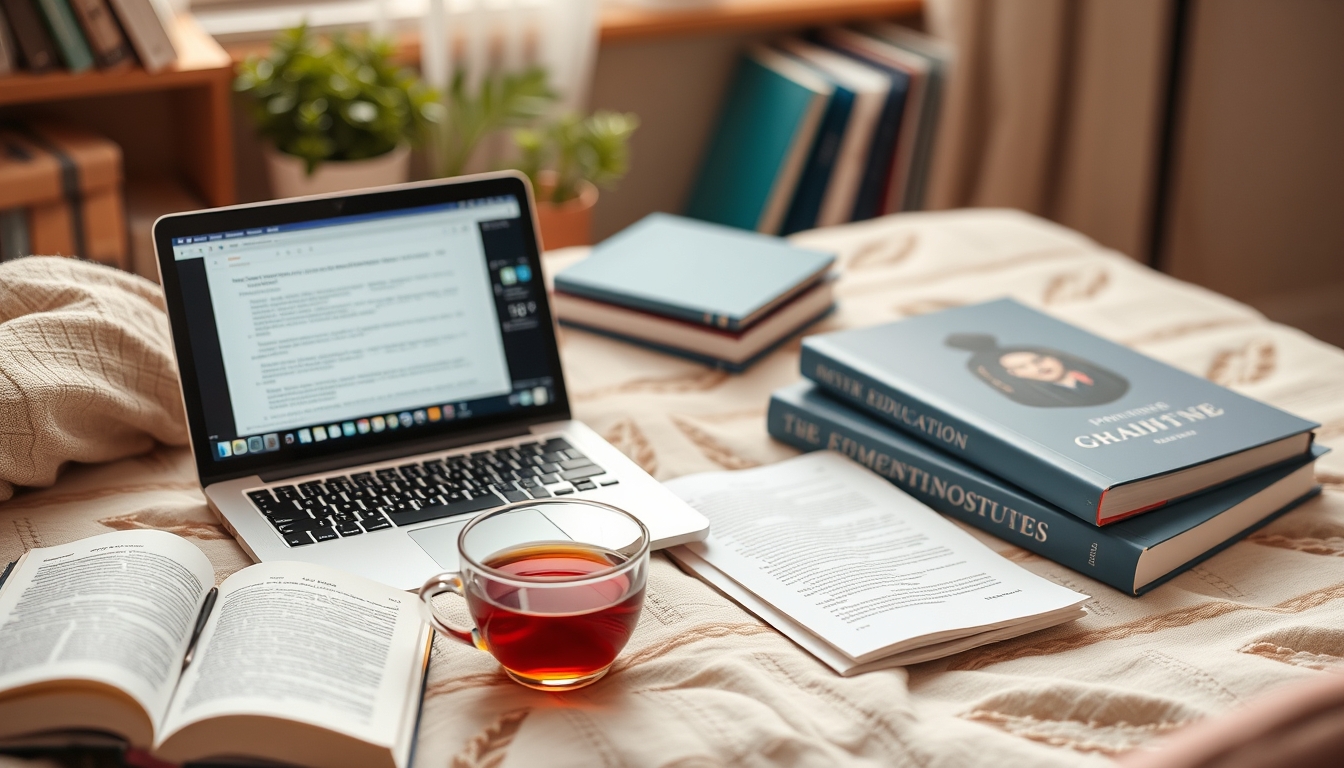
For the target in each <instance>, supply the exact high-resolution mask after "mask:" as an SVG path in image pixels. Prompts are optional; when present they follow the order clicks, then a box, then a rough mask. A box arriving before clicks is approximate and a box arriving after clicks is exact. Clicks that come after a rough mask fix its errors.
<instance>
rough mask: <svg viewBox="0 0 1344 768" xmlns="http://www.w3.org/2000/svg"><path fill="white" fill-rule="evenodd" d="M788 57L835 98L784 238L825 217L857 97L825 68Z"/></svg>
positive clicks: (796, 194)
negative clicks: (823, 83)
mask: <svg viewBox="0 0 1344 768" xmlns="http://www.w3.org/2000/svg"><path fill="white" fill-rule="evenodd" d="M784 55H786V56H788V57H789V58H791V59H793V60H794V61H796V62H798V63H799V64H801V65H802V66H805V67H807V68H808V69H810V70H812V71H813V72H815V73H816V75H817V76H818V77H820V78H823V79H824V80H825V81H826V82H827V83H830V86H831V98H830V101H829V102H827V104H826V112H825V114H824V115H823V116H822V118H821V128H820V129H818V130H817V136H816V138H815V139H813V141H812V148H811V150H809V151H808V154H807V163H806V164H805V165H804V166H803V174H802V176H801V177H799V179H798V188H797V189H796V190H794V193H793V200H792V201H791V202H790V203H789V212H788V213H787V214H785V215H784V226H783V227H782V228H781V229H780V234H782V235H791V234H793V233H794V232H801V231H803V230H805V229H811V228H813V227H815V226H816V225H817V215H818V214H819V213H821V203H822V201H823V200H824V199H825V198H826V188H827V186H829V185H830V183H831V173H832V172H833V171H834V170H835V161H836V158H837V157H838V156H839V154H840V142H841V141H843V140H844V138H845V129H846V128H847V127H848V126H849V116H850V114H851V113H852V112H853V110H854V96H855V94H854V91H852V90H850V89H849V88H846V87H845V86H844V85H843V84H842V83H841V82H840V81H839V80H838V79H837V78H835V77H832V76H831V75H830V74H828V73H826V72H825V71H824V70H822V69H821V68H819V67H815V66H813V65H812V64H810V63H808V62H807V61H805V60H803V59H801V58H799V57H797V56H794V55H792V54H788V53H785V54H784Z"/></svg>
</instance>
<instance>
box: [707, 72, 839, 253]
mask: <svg viewBox="0 0 1344 768" xmlns="http://www.w3.org/2000/svg"><path fill="white" fill-rule="evenodd" d="M832 90H833V89H832V86H831V84H830V83H828V82H827V81H826V80H825V79H824V78H822V77H820V76H819V75H817V74H816V73H815V72H813V71H812V70H811V69H809V68H808V67H806V66H804V65H803V64H801V63H799V62H797V61H794V60H793V59H791V58H789V57H788V56H785V55H784V54H782V53H780V52H778V51H774V50H771V49H769V48H766V47H764V46H754V47H752V48H751V49H749V50H748V52H747V54H746V55H745V56H744V57H743V58H742V61H741V63H740V64H739V65H738V68H737V73H736V74H735V75H734V76H733V82H732V85H731V86H729V88H728V94H727V97H726V98H725V99H724V105H723V109H722V112H721V113H720V114H719V122H718V127H717V128H716V129H715V131H714V136H713V138H712V139H711V140H710V145H709V150H708V151H707V152H706V153H705V158H704V160H703V161H702V162H701V164H700V175H699V176H698V177H697V179H696V182H695V185H694V186H693V187H692V189H691V195H690V198H689V200H688V201H687V203H686V208H685V213H686V215H687V216H693V217H695V218H697V219H703V220H705V221H713V222H717V223H719V224H727V225H729V226H733V227H739V228H741V229H754V230H758V231H760V232H765V233H768V234H776V233H778V232H779V228H780V226H782V225H783V223H784V215H785V213H787V211H788V207H789V203H790V202H791V201H792V200H793V194H794V191H795V190H796V189H797V187H798V178H799V176H800V175H801V174H802V171H803V165H804V163H805V162H806V161H807V157H808V153H809V151H810V150H811V149H812V144H813V141H814V140H815V139H816V136H817V129H818V127H819V126H820V124H821V118H822V114H823V113H824V112H825V110H826V105H827V104H828V103H829V102H830V98H831V92H832Z"/></svg>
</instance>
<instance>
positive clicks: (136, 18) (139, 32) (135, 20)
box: [108, 0, 177, 73]
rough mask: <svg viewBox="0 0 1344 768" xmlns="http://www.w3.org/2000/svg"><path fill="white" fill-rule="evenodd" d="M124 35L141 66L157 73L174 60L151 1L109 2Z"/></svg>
mask: <svg viewBox="0 0 1344 768" xmlns="http://www.w3.org/2000/svg"><path fill="white" fill-rule="evenodd" d="M108 2H109V3H110V4H111V6H112V10H113V11H114V12H115V13H116V15H117V19H118V20H119V21H120V22H121V28H122V30H124V31H125V32H126V37H127V38H128V39H129V40H130V42H131V46H132V47H133V48H134V49H135V55H136V57H137V58H138V59H140V65H141V66H142V67H144V68H145V70H146V71H147V72H151V73H153V72H158V71H160V70H162V69H163V68H164V67H167V66H168V65H170V64H172V63H173V62H175V61H177V50H176V49H174V48H173V41H172V38H170V37H169V36H168V28H167V26H166V24H165V22H164V20H163V18H162V17H161V16H160V15H159V12H158V11H156V10H155V8H154V5H153V4H152V2H151V0H108Z"/></svg>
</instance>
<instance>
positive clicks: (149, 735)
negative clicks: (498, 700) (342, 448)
mask: <svg viewBox="0 0 1344 768" xmlns="http://www.w3.org/2000/svg"><path fill="white" fill-rule="evenodd" d="M214 583H215V572H214V568H213V566H211V564H210V560H209V559H208V558H206V556H205V555H204V554H203V553H202V552H201V551H200V550H199V549H198V548H197V547H196V546H195V545H193V544H191V543H190V542H188V541H187V540H185V539H182V538H179V537H177V536H174V535H173V534H170V533H166V532H163V531H151V530H139V531H118V532H115V533H107V534H103V535H100V536H94V537H92V538H88V539H84V540H82V541H77V542H74V543H71V544H64V545H61V546H56V547H46V548H42V549H34V550H31V551H30V552H28V553H27V554H25V555H24V556H23V558H22V559H20V560H19V561H18V563H17V564H16V565H14V566H13V567H12V571H11V572H10V574H9V577H8V579H7V580H6V581H5V582H4V584H3V587H2V588H0V747H3V746H4V745H5V744H6V743H7V740H11V739H12V740H14V742H15V743H18V744H23V743H25V739H28V738H31V737H32V736H33V735H35V734H44V735H47V736H48V737H49V738H55V737H52V736H51V734H53V733H68V734H70V735H71V738H76V739H77V738H78V734H79V733H81V732H90V731H92V732H100V733H108V734H112V735H115V736H117V737H119V738H121V739H123V740H125V742H126V743H128V744H129V745H130V746H131V747H134V748H136V749H141V750H146V751H148V752H150V754H152V755H153V756H154V757H156V758H158V759H160V760H165V761H168V762H172V763H182V762H187V761H192V762H199V761H205V760H226V761H240V762H249V763H256V762H269V763H280V764H288V765H322V766H348V767H349V768H362V767H365V766H387V767H388V768H405V766H407V765H409V762H410V754H411V750H412V746H413V742H414V738H415V728H416V724H417V722H416V721H417V719H418V713H419V709H420V701H421V697H422V693H423V681H424V677H425V670H426V667H427V665H428V661H429V644H430V639H431V634H430V630H429V628H428V626H427V625H426V624H424V623H423V622H422V621H421V619H420V611H419V605H418V599H417V598H416V597H415V595H413V594H410V593H407V592H403V591H401V590H397V589H393V588H392V587H388V586H386V585H383V584H379V583H377V582H373V581H370V580H367V579H364V578H361V577H358V576H352V575H349V574H346V573H343V572H341V571H337V570H334V569H331V568H326V567H323V566H316V565H311V564H304V563H293V562H277V563H263V564H258V565H252V566H249V567H247V568H244V569H242V570H241V571H238V572H237V573H235V574H233V575H232V576H230V577H228V578H227V579H225V580H224V581H223V583H221V584H220V585H219V587H218V589H217V590H214V589H212V588H213V587H214ZM199 621H203V624H198V622H199ZM198 627H199V637H198V638H197V637H196V634H197V632H196V631H194V630H196V629H197V628H198Z"/></svg>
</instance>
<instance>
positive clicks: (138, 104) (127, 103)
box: [0, 15, 236, 205]
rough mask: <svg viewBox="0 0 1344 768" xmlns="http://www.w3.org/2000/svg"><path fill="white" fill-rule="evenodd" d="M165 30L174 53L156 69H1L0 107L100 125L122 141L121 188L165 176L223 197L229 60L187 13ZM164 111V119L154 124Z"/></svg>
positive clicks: (229, 165) (15, 114)
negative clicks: (171, 59) (123, 177)
mask: <svg viewBox="0 0 1344 768" xmlns="http://www.w3.org/2000/svg"><path fill="white" fill-rule="evenodd" d="M169 35H170V36H171V37H172V40H173V45H174V47H176V48H177V51H178V60H177V62H175V63H174V64H173V65H171V66H170V67H168V68H166V69H164V70H163V71H160V72H158V73H155V74H150V73H149V72H146V71H145V70H144V69H142V68H141V67H139V66H126V67H121V68H114V69H108V70H96V71H89V72H82V73H79V74H71V73H69V72H63V71H56V72H47V73H43V74H38V75H34V74H28V73H24V72H18V73H15V74H12V75H8V76H5V77H0V114H2V115H3V116H4V117H6V118H11V119H22V118H23V117H25V116H32V115H41V116H56V117H59V118H61V119H65V120H69V121H71V122H79V123H82V124H84V125H88V126H90V127H92V128H94V129H96V130H98V131H99V132H100V133H104V134H105V135H107V136H108V137H109V138H111V139H112V140H113V141H116V142H117V143H118V144H120V145H121V146H122V151H123V153H124V154H125V163H126V176H127V178H126V181H127V188H128V190H133V189H134V188H135V187H136V186H137V184H136V182H138V181H141V180H143V179H142V178H141V177H156V178H154V179H153V181H154V182H155V183H158V182H159V181H160V180H161V179H160V178H158V177H165V176H166V177H169V178H172V179H175V180H179V181H180V182H181V183H185V184H186V186H187V187H188V188H189V191H190V192H192V193H194V195H195V196H196V197H197V198H199V199H200V200H201V201H203V202H205V203H207V204H209V205H229V204H231V203H233V202H234V200H235V197H236V192H235V187H234V171H233V133H232V128H231V125H232V118H231V99H232V95H231V94H232V88H231V83H232V80H233V62H232V60H231V59H230V58H229V55H228V54H227V53H226V52H225V51H224V49H223V48H221V47H220V46H219V44H218V43H216V42H215V41H214V39H213V38H211V37H210V36H209V35H207V34H206V33H205V32H204V31H203V30H202V29H201V28H200V26H199V25H198V24H197V23H196V20H195V19H193V18H192V17H190V16H187V15H181V16H178V17H177V18H176V19H175V20H174V22H173V25H172V26H171V28H170V29H169ZM164 116H168V117H169V118H170V119H169V120H168V121H167V123H168V124H166V125H160V124H158V123H159V122H163V121H162V120H159V119H157V118H162V117H164ZM147 154H150V155H153V156H146V155H147ZM128 194H129V193H128Z"/></svg>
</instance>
